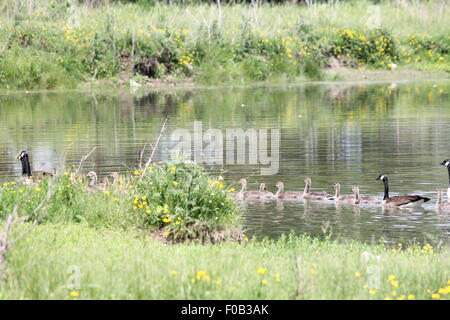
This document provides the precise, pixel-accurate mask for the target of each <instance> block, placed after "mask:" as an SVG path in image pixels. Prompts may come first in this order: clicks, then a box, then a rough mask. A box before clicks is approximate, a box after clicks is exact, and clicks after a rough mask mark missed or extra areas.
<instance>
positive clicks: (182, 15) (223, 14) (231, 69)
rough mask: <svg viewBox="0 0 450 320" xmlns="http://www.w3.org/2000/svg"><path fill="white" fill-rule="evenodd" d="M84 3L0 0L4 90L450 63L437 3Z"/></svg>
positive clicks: (303, 75) (447, 10)
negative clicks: (0, 7)
mask: <svg viewBox="0 0 450 320" xmlns="http://www.w3.org/2000/svg"><path fill="white" fill-rule="evenodd" d="M29 3H31V4H32V5H29ZM87 3H88V4H90V5H87V4H86V5H80V6H76V7H75V6H72V5H71V4H70V3H69V2H66V1H52V2H47V1H41V0H35V1H31V2H30V1H12V0H7V1H6V2H5V4H4V6H5V8H6V9H8V10H6V9H5V10H4V11H3V12H2V13H1V14H0V40H1V41H0V42H1V43H2V44H3V45H2V46H1V47H0V56H1V57H2V59H1V60H0V86H1V87H4V88H22V89H24V88H25V89H30V88H57V87H73V86H75V85H76V84H77V83H79V82H80V81H92V80H99V79H108V80H112V81H113V83H128V79H129V78H130V77H133V76H136V78H134V80H135V81H138V82H142V81H143V80H145V78H143V76H145V77H150V78H156V79H166V78H168V77H169V78H171V79H173V78H175V79H189V80H191V79H194V80H195V81H196V82H199V83H208V84H210V83H211V84H217V83H233V84H243V83H248V82H252V81H274V80H278V81H280V79H281V80H282V81H295V80H309V79H313V80H320V79H324V78H325V75H324V73H323V72H321V70H323V69H324V68H327V67H330V66H333V65H336V61H337V62H338V64H339V65H344V66H350V67H354V68H360V69H365V68H381V69H385V70H392V69H394V67H395V66H396V67H397V68H413V69H418V70H427V71H447V72H448V71H449V70H450V67H449V47H450V38H449V31H450V22H449V19H447V18H446V17H448V15H449V14H450V6H449V4H448V2H445V1H438V0H433V1H406V2H392V1H382V2H379V3H377V5H376V6H374V3H373V2H370V1H346V2H332V3H322V2H315V3H314V4H313V5H312V6H309V7H308V6H305V5H292V4H284V5H276V6H272V5H261V6H256V7H254V6H253V7H252V6H246V5H221V6H220V7H219V6H217V5H216V4H212V5H207V4H195V5H194V4H192V5H187V6H186V5H170V6H169V5H164V4H161V3H155V4H154V5H151V6H149V5H145V4H143V2H138V3H124V4H121V3H117V2H113V3H112V4H110V5H104V4H103V2H101V1H99V2H95V1H94V2H87ZM92 3H95V4H97V5H95V6H93V5H92ZM13 4H14V5H13ZM378 22H379V23H378ZM378 29H379V31H377V30H378ZM333 61H334V62H333ZM13 66H14V67H13Z"/></svg>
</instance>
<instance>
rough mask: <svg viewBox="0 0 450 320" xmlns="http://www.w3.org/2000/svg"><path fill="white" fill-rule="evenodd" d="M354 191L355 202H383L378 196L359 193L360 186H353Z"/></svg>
mask: <svg viewBox="0 0 450 320" xmlns="http://www.w3.org/2000/svg"><path fill="white" fill-rule="evenodd" d="M352 192H353V194H354V198H355V201H354V204H382V203H383V201H382V200H381V199H379V198H376V197H362V196H360V194H359V187H358V186H353V187H352Z"/></svg>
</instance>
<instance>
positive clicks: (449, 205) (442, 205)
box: [436, 189, 450, 212]
mask: <svg viewBox="0 0 450 320" xmlns="http://www.w3.org/2000/svg"><path fill="white" fill-rule="evenodd" d="M436 209H438V210H439V211H449V212H450V198H447V202H442V190H441V189H439V190H438V191H437V202H436Z"/></svg>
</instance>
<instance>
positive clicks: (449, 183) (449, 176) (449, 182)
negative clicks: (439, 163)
mask: <svg viewBox="0 0 450 320" xmlns="http://www.w3.org/2000/svg"><path fill="white" fill-rule="evenodd" d="M447 170H448V187H449V188H450V166H449V167H447Z"/></svg>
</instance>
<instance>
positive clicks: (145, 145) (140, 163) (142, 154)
mask: <svg viewBox="0 0 450 320" xmlns="http://www.w3.org/2000/svg"><path fill="white" fill-rule="evenodd" d="M146 147H147V143H146V144H144V148H142V151H141V157H140V158H139V169H141V168H142V158H143V157H144V152H145V148H146ZM152 148H153V146H152Z"/></svg>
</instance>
